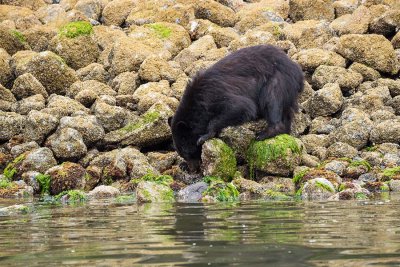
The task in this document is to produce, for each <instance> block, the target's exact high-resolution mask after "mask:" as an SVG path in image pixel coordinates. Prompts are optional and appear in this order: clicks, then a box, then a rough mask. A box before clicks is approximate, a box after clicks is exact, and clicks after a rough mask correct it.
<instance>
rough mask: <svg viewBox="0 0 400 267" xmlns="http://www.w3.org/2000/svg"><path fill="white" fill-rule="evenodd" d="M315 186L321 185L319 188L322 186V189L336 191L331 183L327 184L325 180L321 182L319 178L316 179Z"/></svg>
mask: <svg viewBox="0 0 400 267" xmlns="http://www.w3.org/2000/svg"><path fill="white" fill-rule="evenodd" d="M315 186H317V187H319V188H322V189H323V190H325V191H329V192H332V193H334V192H335V189H334V188H332V187H330V186H329V185H327V184H325V183H323V182H320V181H318V180H316V181H315Z"/></svg>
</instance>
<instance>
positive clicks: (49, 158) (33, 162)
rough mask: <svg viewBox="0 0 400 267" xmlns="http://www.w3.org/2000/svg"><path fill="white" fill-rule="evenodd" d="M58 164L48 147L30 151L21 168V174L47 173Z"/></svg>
mask: <svg viewBox="0 0 400 267" xmlns="http://www.w3.org/2000/svg"><path fill="white" fill-rule="evenodd" d="M56 164H57V161H56V159H55V158H54V156H53V152H52V151H51V150H50V149H49V148H47V147H41V148H38V149H34V150H32V151H30V152H29V153H28V154H27V155H26V157H25V159H24V160H23V161H22V163H21V166H20V172H21V173H24V172H27V171H37V172H40V173H45V172H46V171H47V170H48V169H50V168H51V167H53V166H55V165H56Z"/></svg>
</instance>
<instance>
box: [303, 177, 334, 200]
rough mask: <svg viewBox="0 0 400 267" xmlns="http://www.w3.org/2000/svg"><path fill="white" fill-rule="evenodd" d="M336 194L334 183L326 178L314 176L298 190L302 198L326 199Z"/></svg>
mask: <svg viewBox="0 0 400 267" xmlns="http://www.w3.org/2000/svg"><path fill="white" fill-rule="evenodd" d="M335 194H336V189H335V187H334V185H333V184H332V183H331V182H330V181H328V180H327V179H325V178H314V179H311V180H309V181H307V182H306V183H305V184H304V185H303V186H302V187H301V188H300V189H299V190H298V191H297V195H299V196H301V198H302V199H308V200H324V199H328V198H330V197H332V196H333V195H335Z"/></svg>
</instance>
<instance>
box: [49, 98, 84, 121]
mask: <svg viewBox="0 0 400 267" xmlns="http://www.w3.org/2000/svg"><path fill="white" fill-rule="evenodd" d="M80 111H82V112H84V113H86V112H88V109H87V108H85V106H83V105H82V104H81V103H79V102H78V101H76V100H73V99H71V98H69V97H65V96H61V95H55V94H53V95H51V96H50V97H49V98H48V99H47V106H46V108H44V109H42V112H45V113H48V114H51V115H53V116H55V117H56V118H58V119H60V118H62V117H64V116H69V115H72V114H73V113H75V112H80Z"/></svg>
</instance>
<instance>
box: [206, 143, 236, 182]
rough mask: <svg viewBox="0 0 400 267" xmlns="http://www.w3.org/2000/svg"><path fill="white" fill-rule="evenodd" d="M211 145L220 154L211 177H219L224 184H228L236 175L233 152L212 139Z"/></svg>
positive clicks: (223, 144) (225, 145)
mask: <svg viewBox="0 0 400 267" xmlns="http://www.w3.org/2000/svg"><path fill="white" fill-rule="evenodd" d="M211 143H212V145H213V146H214V147H216V148H218V150H219V152H220V153H219V156H220V157H219V160H218V162H217V164H216V166H215V171H214V173H213V175H214V176H217V177H221V178H222V179H223V180H224V181H226V182H230V181H231V180H232V178H233V177H234V175H235V173H236V157H235V152H234V151H233V150H232V148H230V147H229V146H228V145H227V144H225V143H224V142H223V141H222V140H220V139H216V138H214V139H212V140H211Z"/></svg>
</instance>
